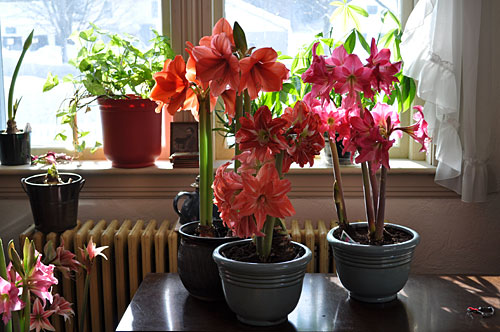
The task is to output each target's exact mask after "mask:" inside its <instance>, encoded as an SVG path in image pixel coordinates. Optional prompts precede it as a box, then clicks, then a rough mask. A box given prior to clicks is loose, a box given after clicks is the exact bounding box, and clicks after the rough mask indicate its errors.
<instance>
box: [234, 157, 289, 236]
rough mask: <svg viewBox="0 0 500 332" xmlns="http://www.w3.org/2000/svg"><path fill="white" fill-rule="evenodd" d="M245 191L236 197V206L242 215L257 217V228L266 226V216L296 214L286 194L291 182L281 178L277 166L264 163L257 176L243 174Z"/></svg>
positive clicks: (277, 216)
mask: <svg viewBox="0 0 500 332" xmlns="http://www.w3.org/2000/svg"><path fill="white" fill-rule="evenodd" d="M241 177H242V180H243V181H242V183H243V191H241V192H240V193H239V194H238V195H237V196H236V198H235V204H234V208H235V209H238V210H239V212H240V215H241V216H250V215H253V216H254V217H255V221H256V223H257V229H259V230H261V229H262V227H264V223H265V221H266V216H267V215H270V216H273V217H276V218H285V217H289V216H292V215H294V214H295V210H294V208H293V206H292V203H291V202H290V200H289V199H288V197H287V196H286V194H287V193H288V192H289V191H290V190H291V183H290V181H288V180H286V179H283V180H282V179H280V177H279V174H278V171H277V170H276V167H275V166H274V165H273V164H271V163H268V164H264V166H262V168H261V169H260V170H259V171H258V172H257V175H256V176H253V175H250V174H247V173H243V174H241Z"/></svg>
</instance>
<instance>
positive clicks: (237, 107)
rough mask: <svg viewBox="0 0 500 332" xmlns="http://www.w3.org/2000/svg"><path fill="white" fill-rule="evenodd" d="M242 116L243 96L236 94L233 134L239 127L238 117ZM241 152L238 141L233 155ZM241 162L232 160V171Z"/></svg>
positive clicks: (236, 168) (236, 169)
mask: <svg viewBox="0 0 500 332" xmlns="http://www.w3.org/2000/svg"><path fill="white" fill-rule="evenodd" d="M242 116H243V96H242V95H236V103H235V115H234V135H235V136H236V133H237V132H238V130H240V128H241V123H240V118H241V117H242ZM240 153H241V150H240V146H239V144H238V143H235V145H234V156H235V157H236V156H238V155H239V154H240ZM240 165H241V162H240V161H239V160H235V161H234V172H237V171H238V168H239V167H240Z"/></svg>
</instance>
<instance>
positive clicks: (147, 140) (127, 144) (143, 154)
mask: <svg viewBox="0 0 500 332" xmlns="http://www.w3.org/2000/svg"><path fill="white" fill-rule="evenodd" d="M97 102H98V104H99V108H100V110H101V121H102V136H103V149H104V155H105V156H106V158H108V160H110V161H111V162H112V165H113V167H121V168H137V167H147V166H152V165H154V162H155V161H156V159H157V158H158V157H159V156H160V153H161V120H162V118H161V113H156V112H155V109H156V107H157V104H156V103H155V102H154V101H151V100H149V99H138V98H131V99H109V98H99V99H98V100H97Z"/></svg>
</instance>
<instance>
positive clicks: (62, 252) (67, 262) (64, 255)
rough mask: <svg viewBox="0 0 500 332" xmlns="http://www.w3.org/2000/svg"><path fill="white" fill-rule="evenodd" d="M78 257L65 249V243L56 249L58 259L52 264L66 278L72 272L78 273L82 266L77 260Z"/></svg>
mask: <svg viewBox="0 0 500 332" xmlns="http://www.w3.org/2000/svg"><path fill="white" fill-rule="evenodd" d="M75 257H76V255H75V254H73V253H72V252H71V251H69V250H66V249H64V241H62V242H61V245H60V246H59V247H57V249H56V258H55V260H54V261H52V263H53V264H54V265H55V266H56V268H57V269H58V270H60V271H61V272H62V273H63V274H64V275H65V276H67V277H69V274H70V273H71V272H78V269H79V267H80V266H81V264H80V262H79V261H77V260H76V259H75Z"/></svg>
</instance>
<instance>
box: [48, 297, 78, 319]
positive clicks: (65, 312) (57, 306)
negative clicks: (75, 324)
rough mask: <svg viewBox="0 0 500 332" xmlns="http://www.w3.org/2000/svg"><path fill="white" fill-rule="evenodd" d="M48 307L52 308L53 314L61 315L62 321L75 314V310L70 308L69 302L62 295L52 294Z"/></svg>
mask: <svg viewBox="0 0 500 332" xmlns="http://www.w3.org/2000/svg"><path fill="white" fill-rule="evenodd" d="M49 309H50V310H52V311H53V313H54V314H56V315H60V316H63V317H64V321H66V320H67V319H71V317H72V316H74V315H75V312H74V311H73V309H71V303H70V302H68V301H66V300H65V299H64V297H62V296H60V295H59V294H55V295H54V301H53V302H52V304H51V305H50V308H49Z"/></svg>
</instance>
